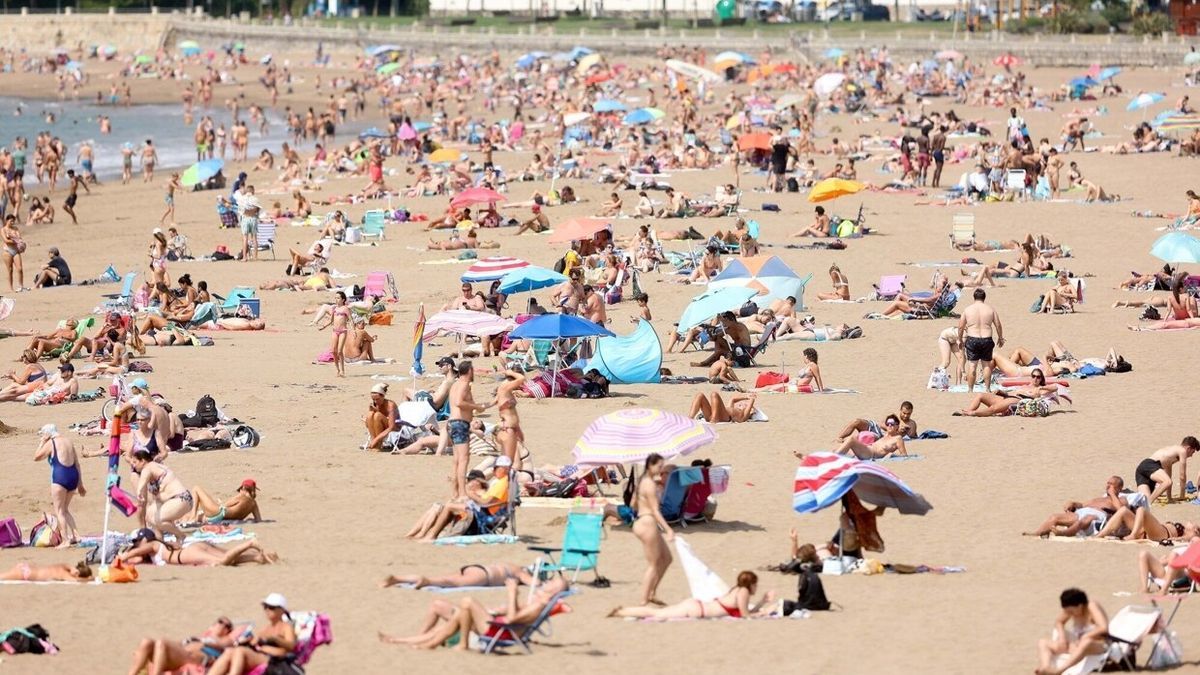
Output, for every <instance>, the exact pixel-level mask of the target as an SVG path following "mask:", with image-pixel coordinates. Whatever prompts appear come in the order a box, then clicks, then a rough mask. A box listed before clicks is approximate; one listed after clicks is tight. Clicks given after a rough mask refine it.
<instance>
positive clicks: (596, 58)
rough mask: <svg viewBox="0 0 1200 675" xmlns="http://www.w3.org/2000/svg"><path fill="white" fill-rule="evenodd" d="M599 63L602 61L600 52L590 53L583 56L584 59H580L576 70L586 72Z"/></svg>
mask: <svg viewBox="0 0 1200 675" xmlns="http://www.w3.org/2000/svg"><path fill="white" fill-rule="evenodd" d="M597 63H600V55H599V54H588V55H587V56H585V57H583V58H582V59H579V64H578V65H577V66H575V72H577V73H586V72H587V71H588V68H591V67H592V66H594V65H596V64H597Z"/></svg>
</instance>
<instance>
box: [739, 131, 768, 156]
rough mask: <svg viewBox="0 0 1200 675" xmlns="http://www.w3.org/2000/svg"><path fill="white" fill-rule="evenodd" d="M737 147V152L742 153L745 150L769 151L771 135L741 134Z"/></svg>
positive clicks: (760, 133)
mask: <svg viewBox="0 0 1200 675" xmlns="http://www.w3.org/2000/svg"><path fill="white" fill-rule="evenodd" d="M737 146H738V150H742V151H743V152H744V151H746V150H770V149H771V134H768V133H763V132H759V133H753V134H742V135H741V136H738V140H737Z"/></svg>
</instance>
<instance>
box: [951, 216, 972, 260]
mask: <svg viewBox="0 0 1200 675" xmlns="http://www.w3.org/2000/svg"><path fill="white" fill-rule="evenodd" d="M950 245H951V246H953V247H954V248H956V249H958V250H960V251H969V250H971V249H972V248H974V247H975V214H974V213H956V214H954V225H953V227H952V228H951V230H950Z"/></svg>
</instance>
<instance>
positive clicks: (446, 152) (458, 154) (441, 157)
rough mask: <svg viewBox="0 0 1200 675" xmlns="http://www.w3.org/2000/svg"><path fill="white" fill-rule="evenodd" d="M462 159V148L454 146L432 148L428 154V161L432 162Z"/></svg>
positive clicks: (439, 162) (438, 162)
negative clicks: (457, 148)
mask: <svg viewBox="0 0 1200 675" xmlns="http://www.w3.org/2000/svg"><path fill="white" fill-rule="evenodd" d="M460 159H462V150H456V149H454V148H441V149H438V150H434V151H433V152H432V153H430V155H429V161H431V162H433V163H434V164H442V163H444V162H457V161H458V160H460Z"/></svg>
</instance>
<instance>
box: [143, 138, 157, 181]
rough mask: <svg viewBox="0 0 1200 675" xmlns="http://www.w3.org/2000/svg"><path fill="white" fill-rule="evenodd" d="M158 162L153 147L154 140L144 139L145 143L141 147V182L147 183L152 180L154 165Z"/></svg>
mask: <svg viewBox="0 0 1200 675" xmlns="http://www.w3.org/2000/svg"><path fill="white" fill-rule="evenodd" d="M157 163H158V151H157V150H155V149H154V141H152V140H150V139H149V138H147V139H146V145H145V146H144V147H143V148H142V182H143V183H149V182H151V181H153V180H154V165H155V164H157Z"/></svg>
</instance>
